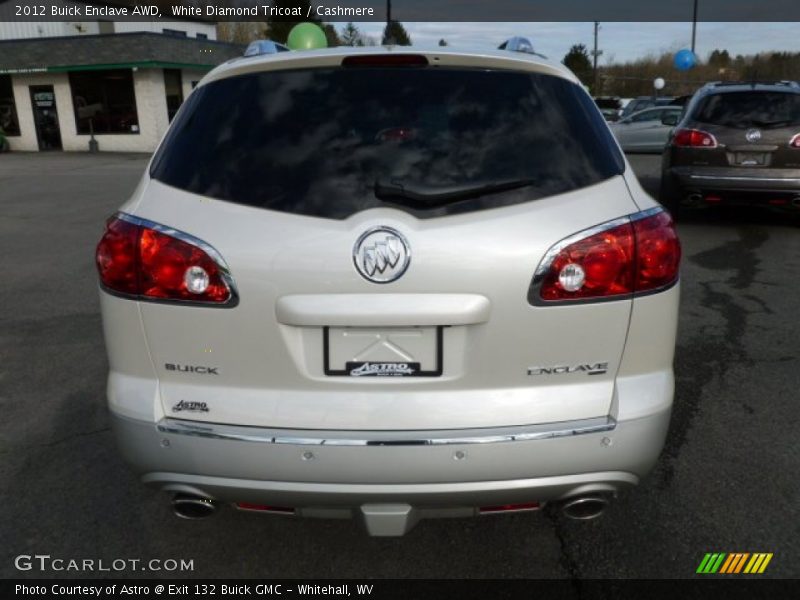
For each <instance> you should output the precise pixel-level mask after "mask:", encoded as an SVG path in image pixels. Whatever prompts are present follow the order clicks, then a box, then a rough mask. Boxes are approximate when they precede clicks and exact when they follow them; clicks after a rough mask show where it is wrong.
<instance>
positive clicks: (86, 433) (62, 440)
mask: <svg viewBox="0 0 800 600" xmlns="http://www.w3.org/2000/svg"><path fill="white" fill-rule="evenodd" d="M107 431H111V427H108V426H106V427H101V428H100V429H93V430H91V431H79V432H77V433H73V434H70V435H68V436H66V437H63V438H59V439H57V440H53V441H52V442H47V443H44V444H35V446H36V447H39V448H50V447H52V446H58V445H60V444H63V443H65V442H70V441H72V440H74V439H78V438H84V437H88V436H91V435H97V434H98V433H105V432H107Z"/></svg>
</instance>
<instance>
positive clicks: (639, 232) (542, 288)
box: [528, 208, 681, 306]
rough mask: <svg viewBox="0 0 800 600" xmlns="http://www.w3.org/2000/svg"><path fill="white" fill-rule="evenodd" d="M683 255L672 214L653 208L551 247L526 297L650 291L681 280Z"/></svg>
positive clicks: (589, 298)
mask: <svg viewBox="0 0 800 600" xmlns="http://www.w3.org/2000/svg"><path fill="white" fill-rule="evenodd" d="M680 259H681V246H680V242H679V240H678V235H677V233H676V231H675V226H674V224H673V222H672V217H670V215H669V213H668V212H666V211H664V210H663V209H661V208H655V209H650V210H647V211H643V212H641V213H636V214H634V215H630V216H628V217H623V218H622V219H617V220H615V221H611V222H609V223H605V224H603V225H599V226H597V227H594V228H592V229H590V230H587V231H583V232H581V233H578V234H575V235H573V236H570V237H569V238H567V239H565V240H563V241H561V242H559V243H558V244H556V245H555V246H553V247H552V248H551V249H550V250H549V251H548V252H547V254H546V255H545V258H544V259H543V260H542V262H541V263H540V265H539V267H538V268H537V269H536V273H535V274H534V277H533V282H532V283H531V286H530V289H529V291H528V301H529V302H530V303H531V304H535V305H540V306H541V305H549V304H559V303H560V304H565V303H576V302H597V301H602V300H616V299H620V298H624V297H630V296H632V295H635V294H645V293H652V292H655V291H658V290H662V289H666V288H668V287H670V286H671V285H673V284H674V283H675V282H676V281H677V280H678V270H679V266H680Z"/></svg>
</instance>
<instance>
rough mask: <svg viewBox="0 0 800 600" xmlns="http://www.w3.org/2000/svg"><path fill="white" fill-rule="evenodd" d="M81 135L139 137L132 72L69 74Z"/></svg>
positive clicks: (128, 70)
mask: <svg viewBox="0 0 800 600" xmlns="http://www.w3.org/2000/svg"><path fill="white" fill-rule="evenodd" d="M69 85H70V87H71V88H72V104H73V106H74V107H75V123H76V125H77V129H78V134H79V135H88V134H89V133H90V132H91V131H94V133H139V115H138V114H137V112H136V96H135V94H134V92H133V73H132V72H131V70H130V69H114V70H109V71H78V72H72V73H70V74H69Z"/></svg>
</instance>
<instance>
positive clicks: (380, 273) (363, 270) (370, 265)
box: [353, 227, 411, 283]
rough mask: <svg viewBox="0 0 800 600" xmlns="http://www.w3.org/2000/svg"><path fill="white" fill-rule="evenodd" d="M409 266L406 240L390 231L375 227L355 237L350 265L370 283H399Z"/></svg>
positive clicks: (388, 228)
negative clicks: (397, 281)
mask: <svg viewBox="0 0 800 600" xmlns="http://www.w3.org/2000/svg"><path fill="white" fill-rule="evenodd" d="M410 263H411V249H410V247H409V245H408V241H407V240H406V238H405V237H404V236H403V235H402V234H401V233H400V232H399V231H397V230H396V229H393V228H391V227H375V228H373V229H368V230H367V231H365V232H364V233H362V234H361V236H359V238H358V240H356V243H355V246H353V264H354V265H355V267H356V270H357V271H358V273H359V275H361V276H362V277H363V278H364V279H366V280H367V281H371V282H372V283H391V282H392V281H395V280H396V279H399V278H400V277H401V276H402V275H403V273H405V272H406V269H408V265H409V264H410Z"/></svg>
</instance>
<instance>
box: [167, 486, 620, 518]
mask: <svg viewBox="0 0 800 600" xmlns="http://www.w3.org/2000/svg"><path fill="white" fill-rule="evenodd" d="M609 500H610V497H609V495H608V494H601V493H594V494H584V495H580V496H573V497H571V498H567V499H566V500H561V501H559V502H558V503H556V510H557V511H558V512H560V513H561V514H562V515H564V516H565V517H567V518H568V519H573V520H576V521H589V520H591V519H596V518H597V517H599V516H600V515H602V514H603V512H604V511H605V510H606V508H607V507H608V505H609ZM217 508H218V504H217V502H216V501H214V500H212V499H211V498H204V497H203V496H193V495H191V494H175V496H174V497H173V498H172V511H173V512H174V513H175V516H177V517H180V518H181V519H188V520H191V521H198V520H201V519H206V518H208V517H210V516H212V515H213V514H214V513H215V512H217Z"/></svg>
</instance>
